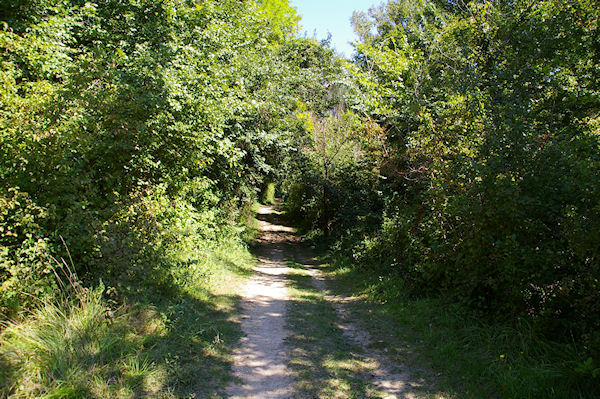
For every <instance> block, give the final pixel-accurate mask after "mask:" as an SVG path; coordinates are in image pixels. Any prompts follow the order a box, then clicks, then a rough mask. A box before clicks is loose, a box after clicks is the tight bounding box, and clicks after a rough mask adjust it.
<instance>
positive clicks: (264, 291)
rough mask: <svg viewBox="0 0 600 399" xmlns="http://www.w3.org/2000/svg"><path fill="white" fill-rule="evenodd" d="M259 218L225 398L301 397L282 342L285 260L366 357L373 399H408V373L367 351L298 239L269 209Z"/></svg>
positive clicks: (362, 337) (363, 339)
mask: <svg viewBox="0 0 600 399" xmlns="http://www.w3.org/2000/svg"><path fill="white" fill-rule="evenodd" d="M258 218H259V220H260V223H261V229H262V234H261V237H260V242H259V249H258V257H259V264H258V266H256V267H255V269H254V271H255V274H254V276H253V277H252V278H251V279H250V280H249V281H248V283H247V284H246V286H245V289H244V292H242V319H241V328H242V331H243V332H244V335H245V337H244V338H243V339H242V340H241V345H240V347H239V348H238V349H237V350H235V351H234V367H233V371H234V374H235V376H236V378H237V380H238V382H237V383H235V384H231V385H230V386H229V387H228V389H227V392H226V395H227V397H230V398H236V399H242V398H265V399H270V398H274V399H284V398H293V397H297V396H298V394H300V396H301V397H302V395H301V392H300V393H299V392H298V391H297V389H295V388H296V381H295V380H294V376H293V373H292V372H291V370H289V369H288V366H287V364H289V360H290V358H289V354H290V353H291V352H292V351H293V349H294V348H290V347H289V346H287V345H286V338H287V337H288V336H289V335H290V332H289V331H287V330H286V315H287V308H288V305H289V304H290V303H291V302H290V301H291V299H290V295H289V293H288V290H287V286H286V285H287V283H286V275H289V274H290V273H291V272H292V270H291V269H290V268H288V265H287V263H286V259H289V258H296V260H299V261H301V263H303V269H305V270H306V272H307V273H308V274H309V275H310V276H311V280H312V285H313V286H314V287H315V289H317V290H318V291H321V292H323V293H324V294H325V298H326V300H327V302H329V303H331V304H332V306H333V307H334V309H335V313H336V314H337V316H336V317H335V318H336V319H337V326H338V328H339V329H341V330H343V336H344V340H347V341H348V342H349V343H352V345H355V346H359V347H361V348H362V350H361V352H363V353H365V354H368V355H364V356H363V360H364V361H365V362H366V363H368V364H370V365H371V366H370V367H369V368H370V369H371V370H373V371H372V374H371V376H372V377H371V378H370V380H371V381H370V385H371V386H372V387H373V388H374V389H375V390H376V391H378V392H379V393H380V394H378V395H377V397H378V398H381V397H382V396H380V395H381V394H383V395H384V396H383V397H384V398H390V399H392V398H397V399H400V398H412V397H413V396H412V395H411V393H410V390H411V389H410V388H411V384H410V383H407V381H409V373H408V370H406V369H402V370H401V371H398V370H399V367H398V365H393V367H392V365H390V364H386V363H389V361H388V360H387V359H386V358H385V356H382V355H380V354H373V353H371V352H370V351H369V349H368V347H369V345H370V343H371V342H372V340H371V337H370V336H369V334H368V333H367V332H365V331H362V330H360V329H359V328H357V327H356V324H355V323H354V322H353V321H352V320H349V319H348V317H347V312H346V310H345V308H344V306H345V305H344V301H345V300H346V298H341V297H338V296H335V295H333V294H331V293H330V292H328V290H327V286H326V282H325V279H324V276H323V275H322V274H321V273H320V272H319V271H318V270H316V269H314V268H312V267H311V266H310V262H309V261H306V262H302V260H303V259H304V258H309V256H308V254H307V253H305V251H304V250H303V248H301V247H300V246H298V245H297V244H296V243H295V242H296V241H298V239H297V237H296V236H295V235H294V234H293V233H294V232H293V229H291V228H289V227H285V226H282V225H280V224H279V221H278V212H277V211H276V210H274V208H273V207H263V208H261V209H260V211H259V215H258ZM306 322H308V323H309V322H310V320H306ZM315 328H318V326H315ZM400 368H401V367H400ZM413 386H414V385H413ZM369 396H370V395H369Z"/></svg>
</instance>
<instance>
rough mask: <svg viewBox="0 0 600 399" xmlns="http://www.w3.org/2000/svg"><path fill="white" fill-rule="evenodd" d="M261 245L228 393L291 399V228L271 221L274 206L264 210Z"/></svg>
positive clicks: (246, 295) (248, 286) (244, 295)
mask: <svg viewBox="0 0 600 399" xmlns="http://www.w3.org/2000/svg"><path fill="white" fill-rule="evenodd" d="M258 213H259V219H260V223H261V229H262V231H263V233H262V235H261V239H260V241H261V246H260V248H259V250H258V256H259V264H258V266H257V267H255V268H254V272H255V274H254V276H253V277H252V278H251V279H250V280H249V281H248V283H247V284H246V286H245V288H244V291H243V292H242V293H241V295H242V309H243V310H242V320H241V327H242V331H243V332H244V334H245V337H244V338H243V339H242V340H241V345H240V347H239V348H238V349H237V350H236V351H235V352H234V367H233V371H234V374H235V376H236V377H237V379H238V383H236V384H232V385H230V386H229V388H228V390H227V394H228V396H229V397H231V398H266V399H269V398H273V399H276V398H281V399H283V398H289V397H290V396H291V394H292V386H293V379H292V378H291V376H290V373H289V371H288V369H287V366H286V364H287V349H286V347H285V344H284V339H285V337H286V336H287V335H288V332H287V331H286V329H285V313H286V308H287V304H286V302H287V301H288V300H289V296H288V293H287V288H286V280H285V275H286V274H287V273H288V268H287V266H286V262H285V260H284V259H285V246H286V241H287V240H288V239H289V237H288V236H287V234H286V233H291V232H293V229H291V228H289V227H285V226H280V225H278V224H274V223H271V222H270V221H269V218H270V216H276V211H274V210H273V209H272V208H271V207H263V208H261V209H260V211H259V212H258Z"/></svg>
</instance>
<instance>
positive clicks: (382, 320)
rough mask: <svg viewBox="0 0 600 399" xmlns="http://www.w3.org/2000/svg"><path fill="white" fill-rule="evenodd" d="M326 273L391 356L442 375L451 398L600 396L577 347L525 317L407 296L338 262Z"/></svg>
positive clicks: (392, 282) (395, 282)
mask: <svg viewBox="0 0 600 399" xmlns="http://www.w3.org/2000/svg"><path fill="white" fill-rule="evenodd" d="M324 271H325V272H326V273H327V274H328V275H330V276H331V277H332V279H331V284H332V289H334V290H335V291H337V292H341V293H344V294H347V295H355V296H357V297H359V298H360V299H361V300H358V301H354V302H352V304H351V305H350V309H351V311H352V313H353V317H354V318H355V319H356V320H359V321H360V322H361V326H362V328H365V329H366V330H367V331H369V332H370V333H371V334H372V335H374V336H381V337H383V336H384V337H385V341H386V345H387V347H388V348H389V351H390V356H391V357H392V358H395V359H398V361H410V362H412V363H414V364H416V365H417V366H419V367H421V368H422V369H424V370H430V371H431V372H432V373H434V374H435V376H436V377H435V379H436V385H437V387H438V388H439V389H440V390H441V392H443V393H444V396H445V397H451V398H461V399H462V398H486V399H487V398H515V399H516V398H519V399H526V398H531V399H534V398H570V399H571V398H597V397H598V395H599V394H600V392H598V389H599V388H598V387H595V386H594V385H593V382H591V381H590V382H586V381H585V380H582V379H581V378H579V377H578V376H577V373H576V370H575V364H576V363H575V359H577V358H578V357H579V356H578V354H577V348H576V347H575V346H574V345H564V344H557V343H553V342H549V341H547V340H544V339H543V338H541V337H540V334H539V333H536V331H535V330H534V328H533V327H532V326H531V325H530V324H527V323H526V322H525V321H524V320H518V321H515V322H514V323H510V324H509V323H493V322H490V321H489V320H485V319H483V318H482V317H481V316H479V315H477V314H475V313H473V312H472V311H470V310H468V309H465V308H463V307H461V306H459V305H456V304H451V303H447V302H445V301H444V300H443V299H431V298H424V299H414V298H409V297H407V296H406V295H405V294H404V291H403V288H402V280H401V278H400V277H398V276H396V277H390V276H380V275H377V274H376V273H374V272H373V271H372V270H360V269H359V268H356V267H352V266H351V263H350V262H349V261H347V260H346V259H344V258H340V257H331V258H330V259H329V264H328V265H326V267H325V268H324Z"/></svg>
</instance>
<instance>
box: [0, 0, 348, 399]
mask: <svg viewBox="0 0 600 399" xmlns="http://www.w3.org/2000/svg"><path fill="white" fill-rule="evenodd" d="M298 19H299V18H298V16H297V15H296V13H295V9H294V8H292V7H290V6H289V5H288V2H287V1H285V0H264V1H259V2H256V1H253V0H245V1H237V0H225V1H212V0H209V1H192V0H167V1H159V0H107V1H83V0H49V1H48V0H18V1H2V2H0V182H1V184H0V285H1V289H0V320H1V323H2V328H1V329H2V330H4V331H2V332H0V368H1V369H2V371H1V372H0V376H1V377H2V378H1V381H0V395H7V396H11V395H13V396H18V397H41V396H44V395H49V396H52V395H54V396H52V397H59V396H60V397H82V396H87V397H117V396H119V397H131V396H135V395H139V394H142V393H144V392H145V394H147V395H151V396H157V397H162V396H164V397H171V396H174V395H175V394H181V395H184V396H185V394H192V393H197V392H203V390H202V389H203V388H202V387H201V388H199V390H194V389H195V388H197V385H198V384H199V383H198V381H202V382H203V383H206V384H207V385H208V384H209V382H210V381H213V380H217V381H221V383H222V381H223V380H224V379H225V378H226V377H225V374H226V373H227V365H226V363H227V362H226V360H224V359H225V358H226V356H227V349H226V348H225V347H223V348H221V347H218V345H217V349H214V348H213V346H211V345H212V344H211V340H212V339H214V340H216V341H215V342H220V339H221V338H220V334H228V335H227V336H228V337H230V338H231V339H234V338H233V337H234V336H235V334H236V333H235V332H233V333H226V330H227V329H230V330H231V329H232V327H231V325H230V324H231V322H230V321H225V320H228V319H227V317H226V312H233V311H234V307H235V305H234V303H233V302H231V301H230V299H227V298H220V297H215V295H214V293H213V291H215V290H217V291H218V289H217V288H218V287H220V284H221V283H222V281H221V282H215V280H219V279H221V280H223V279H228V284H229V285H230V286H232V287H233V286H234V285H233V282H232V281H231V280H232V279H234V278H236V277H235V276H237V275H240V274H244V273H246V271H247V269H248V268H249V267H250V266H251V263H252V261H251V259H250V258H249V254H248V251H247V250H246V249H244V243H243V242H242V239H243V238H244V236H245V235H248V233H251V231H250V230H249V229H248V228H245V227H244V226H243V224H244V222H245V221H246V220H247V219H248V217H249V216H250V214H251V212H252V210H251V207H252V205H253V202H254V201H255V200H256V199H257V198H258V197H259V194H260V193H261V191H265V192H266V197H272V196H273V190H272V186H271V189H269V183H270V182H272V181H274V180H275V178H276V175H277V166H278V164H279V163H280V161H281V159H283V154H285V153H287V152H290V151H291V142H292V138H293V137H294V136H297V135H299V134H301V133H302V132H303V130H302V129H301V126H302V123H303V120H302V119H301V118H299V117H298V115H297V114H298V113H300V112H303V111H302V110H306V109H308V107H311V106H312V105H313V104H326V102H327V96H328V90H327V88H326V84H325V82H326V81H327V79H328V78H327V77H326V75H327V74H328V73H329V72H323V73H322V72H321V71H320V70H317V69H316V67H314V66H312V65H308V64H307V63H306V62H305V61H304V60H305V58H306V57H309V56H316V55H311V54H312V53H315V54H318V56H319V57H320V58H321V64H320V65H327V66H328V68H329V69H331V70H334V69H336V68H337V67H336V65H337V64H338V63H340V62H341V61H338V60H337V59H336V57H335V56H334V54H333V51H331V50H328V49H325V48H323V47H322V46H321V45H320V43H318V42H317V41H316V40H314V39H308V38H296V37H295V34H296V32H297V29H298V26H297V22H298ZM269 190H270V191H271V192H270V193H269ZM236 257H237V258H236ZM66 270H70V271H66ZM69 281H70V282H69ZM73 284H74V285H75V286H76V287H80V288H81V287H87V288H85V289H83V288H81V289H82V290H83V291H80V290H79V289H74V288H73ZM98 284H101V285H104V286H105V287H107V288H106V289H104V290H100V289H97V288H94V287H96V286H97V285H98ZM215 287H217V288H215ZM76 292H80V294H76ZM229 294H230V293H228V294H227V295H229ZM221 302H222V303H221ZM230 302H231V303H230ZM139 304H141V305H140V306H141V307H142V309H144V310H143V311H135V310H132V309H137V306H138V305H139ZM41 308H46V309H45V310H40V309H41ZM153 309H154V310H153ZM147 311H152V312H154V313H155V314H153V316H152V317H148V318H144V317H141V316H140V314H142V313H144V312H146V313H147ZM152 312H151V313H152ZM113 313H114V315H113ZM113 316H114V317H113ZM211 318H212V320H211ZM146 319H148V320H146ZM8 320H11V321H10V322H9V321H8ZM204 323H208V324H211V325H214V326H215V327H214V329H215V331H216V332H214V331H213V330H212V329H213V327H210V326H209V327H206V326H204ZM153 325H154V326H156V325H159V326H162V327H160V328H158V327H157V328H154V327H152V326H153ZM148 329H150V330H152V331H150V330H148ZM217 329H219V330H220V331H217ZM146 330H148V331H146ZM155 330H156V331H155ZM205 330H207V331H213V332H214V334H212V335H214V337H212V335H211V334H209V333H206V334H205V333H204V331H205ZM156 342H159V343H160V344H159V345H158V346H156V345H157V344H156ZM228 344H230V343H228ZM184 345H187V346H186V348H185V351H187V352H186V353H187V354H188V359H187V362H186V363H185V364H181V362H180V361H179V360H177V359H179V357H178V356H179V355H178V353H180V351H182V350H184V349H183V348H182V346H184ZM109 352H115V353H109ZM211 353H212V355H211ZM28 358H34V359H35V361H29V359H28ZM209 363H210V364H209ZM92 365H94V367H95V368H94V367H92V368H91V369H88V368H89V367H91V366H92ZM169 365H170V366H169ZM96 366H97V367H96ZM159 366H160V367H163V366H164V367H163V369H162V370H163V371H160V370H158V368H160V367H159ZM157 367H158V368H157ZM193 368H195V369H201V370H195V371H194V370H192V369H193ZM157 370H158V371H157ZM165 370H166V371H165ZM155 371H156V372H155ZM193 371H194V372H195V375H194V381H195V382H194V381H191V380H192V379H191V378H190V376H188V375H185V374H186V373H189V374H191V373H192V372H193ZM198 373H200V374H198ZM220 374H222V375H220ZM159 380H160V381H159ZM188 380H189V381H188ZM111 381H112V382H111ZM153 381H154V382H153ZM181 381H187V382H189V383H185V382H181ZM186 384H187V385H186ZM213 385H214V386H212V387H213V388H214V387H215V386H218V385H219V383H218V382H217V383H216V385H215V384H213ZM154 389H156V391H154ZM161 395H162V396H161Z"/></svg>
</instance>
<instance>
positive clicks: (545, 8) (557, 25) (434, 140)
mask: <svg viewBox="0 0 600 399" xmlns="http://www.w3.org/2000/svg"><path fill="white" fill-rule="evenodd" d="M353 20H354V27H355V30H356V32H357V33H358V35H359V36H360V41H359V42H358V43H357V44H356V54H355V57H354V60H353V63H351V64H350V65H348V66H347V73H348V74H349V76H351V79H350V81H351V82H352V85H351V89H350V90H346V91H345V93H344V95H343V96H342V98H341V99H339V100H338V101H337V106H338V108H337V109H336V110H335V111H334V112H331V113H330V114H329V115H326V116H324V117H319V116H317V115H315V116H314V118H313V119H312V122H311V124H310V126H308V129H307V131H308V132H309V133H310V135H312V140H311V141H310V144H309V145H308V146H307V150H306V151H304V161H303V163H302V166H303V168H295V171H296V172H295V174H294V173H293V174H292V175H291V176H293V177H292V178H290V179H288V183H286V184H285V186H286V187H288V205H287V206H288V208H289V211H290V213H291V214H292V215H295V216H297V217H299V218H300V219H302V220H304V223H305V227H307V228H309V229H313V234H317V235H319V234H322V235H325V236H327V235H329V236H331V237H332V238H333V240H334V242H335V244H334V248H335V249H337V250H338V251H339V252H340V253H344V254H346V255H347V256H349V257H351V259H353V261H354V262H355V263H356V264H357V265H358V267H364V268H367V269H369V270H373V272H376V273H383V274H390V275H393V276H396V277H395V278H397V279H398V280H401V281H402V283H401V284H399V287H406V289H408V290H409V291H410V292H412V293H413V294H414V295H435V296H442V297H444V298H447V299H449V300H450V301H454V302H459V303H462V304H465V305H467V306H470V307H472V308H474V309H476V310H477V311H479V312H481V315H482V316H485V315H488V316H490V317H495V318H500V319H504V320H506V319H509V320H516V319H519V318H523V319H526V320H528V321H529V322H532V323H533V326H534V329H535V331H537V333H536V334H540V336H545V337H546V338H547V339H548V338H549V339H552V340H555V341H558V342H571V343H573V342H574V343H576V344H577V347H578V350H579V355H578V358H577V359H572V360H573V363H572V364H571V366H572V369H576V370H577V372H578V373H579V376H580V378H581V379H582V381H583V380H585V379H587V378H595V379H598V378H599V377H600V371H599V370H600V335H599V333H598V332H599V331H600V282H599V281H600V280H599V278H600V258H599V255H600V252H599V250H600V245H599V244H598V243H599V242H600V241H599V240H600V195H599V194H600V119H599V118H600V92H599V90H598V84H597V82H598V79H599V78H600V53H599V50H600V34H599V33H600V32H599V31H598V24H599V12H598V8H597V7H596V5H595V4H594V2H592V1H587V0H578V1H559V0H556V1H554V0H550V1H529V0H519V1H510V2H504V1H471V2H465V1H456V2H454V1H452V2H450V1H443V0H438V1H427V2H422V1H416V0H415V1H413V0H394V1H390V2H388V3H387V4H385V5H382V6H380V7H374V8H372V9H371V10H370V11H369V13H361V12H357V13H355V15H354V18H353ZM315 232H316V233H315Z"/></svg>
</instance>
